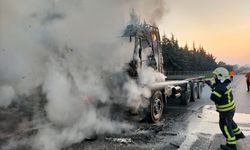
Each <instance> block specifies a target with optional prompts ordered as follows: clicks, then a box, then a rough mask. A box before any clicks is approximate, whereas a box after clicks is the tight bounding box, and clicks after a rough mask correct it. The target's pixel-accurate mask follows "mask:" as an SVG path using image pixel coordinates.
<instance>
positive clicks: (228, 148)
mask: <svg viewBox="0 0 250 150" xmlns="http://www.w3.org/2000/svg"><path fill="white" fill-rule="evenodd" d="M220 148H221V149H223V150H237V147H236V144H226V145H220Z"/></svg>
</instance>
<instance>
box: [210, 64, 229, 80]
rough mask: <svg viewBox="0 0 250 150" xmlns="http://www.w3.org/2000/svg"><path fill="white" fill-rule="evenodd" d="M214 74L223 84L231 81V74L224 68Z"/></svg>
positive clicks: (216, 70) (218, 69)
mask: <svg viewBox="0 0 250 150" xmlns="http://www.w3.org/2000/svg"><path fill="white" fill-rule="evenodd" d="M213 74H214V75H216V77H217V78H218V79H219V80H220V81H221V82H222V83H223V82H224V81H225V80H226V79H230V76H229V72H228V70H227V69H226V68H224V67H218V68H216V69H215V70H214V71H213Z"/></svg>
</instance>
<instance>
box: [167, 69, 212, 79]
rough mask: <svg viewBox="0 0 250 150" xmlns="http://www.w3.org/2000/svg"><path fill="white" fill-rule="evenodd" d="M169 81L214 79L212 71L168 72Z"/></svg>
mask: <svg viewBox="0 0 250 150" xmlns="http://www.w3.org/2000/svg"><path fill="white" fill-rule="evenodd" d="M165 75H166V76H167V79H170V80H171V79H186V78H192V77H197V76H205V78H209V77H212V71H166V72H165Z"/></svg>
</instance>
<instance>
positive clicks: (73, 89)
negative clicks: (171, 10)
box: [0, 0, 164, 150]
mask: <svg viewBox="0 0 250 150" xmlns="http://www.w3.org/2000/svg"><path fill="white" fill-rule="evenodd" d="M163 7H164V5H163V1H162V0H155V1H151V0H138V1H136V2H135V1H132V0H105V1H101V0H36V1H34V0H11V1H9V0H0V94H1V95H0V106H4V107H7V106H8V105H9V104H10V103H11V100H12V99H13V98H14V97H15V96H16V95H26V96H29V95H30V94H32V92H33V91H34V89H36V88H37V87H39V86H41V87H42V91H43V93H44V94H45V95H46V98H47V100H48V103H47V105H46V108H45V109H46V114H47V117H48V120H49V123H51V124H50V125H49V126H46V127H44V128H42V129H40V130H39V132H38V134H37V135H36V136H35V137H34V139H33V140H34V141H33V142H32V144H33V147H34V148H36V149H45V150H55V149H60V148H62V147H64V146H68V145H70V144H72V143H75V142H79V141H81V140H83V139H85V138H87V137H89V136H91V135H93V134H95V133H97V134H100V133H117V132H118V133H119V132H121V131H122V130H124V129H130V128H131V126H129V125H127V124H125V123H121V122H114V121H110V119H109V117H108V112H105V111H104V110H102V109H100V110H99V108H98V109H97V104H98V103H104V104H105V103H110V96H111V95H110V91H109V90H108V88H107V87H106V80H105V79H106V78H107V77H108V76H109V74H110V73H112V72H117V71H120V70H121V68H122V67H123V66H124V64H125V63H126V62H128V61H129V59H131V58H132V52H133V51H132V50H133V45H128V44H127V43H128V41H124V40H122V39H121V35H122V30H123V29H124V28H125V27H126V25H127V24H126V23H127V22H128V20H129V13H130V12H131V10H132V9H133V8H134V9H135V10H136V11H138V14H139V15H140V16H141V17H142V18H144V19H145V20H149V21H150V22H152V23H157V22H158V21H159V20H160V18H161V17H162V15H163V11H164V8H163ZM126 40H128V39H126ZM146 78H147V77H146ZM146 78H143V81H142V83H144V82H147V83H148V82H152V81H153V80H155V79H150V78H151V77H149V78H147V79H146ZM124 88H125V90H127V94H128V95H127V101H125V102H119V103H124V104H127V105H131V104H133V103H132V100H133V99H136V97H138V95H144V96H145V97H150V91H149V90H148V89H143V88H142V89H141V88H139V87H137V84H135V83H133V81H129V82H128V83H127V84H126V85H125V87H124ZM129 89H130V90H129ZM131 89H136V90H131ZM135 91H136V93H135ZM113 101H119V99H116V100H113ZM138 103H139V102H138ZM138 105H139V104H138ZM135 107H137V106H135ZM104 112H105V113H104Z"/></svg>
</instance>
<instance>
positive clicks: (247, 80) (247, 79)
mask: <svg viewBox="0 0 250 150" xmlns="http://www.w3.org/2000/svg"><path fill="white" fill-rule="evenodd" d="M246 82H247V91H248V92H249V88H250V72H248V73H247V74H246Z"/></svg>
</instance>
